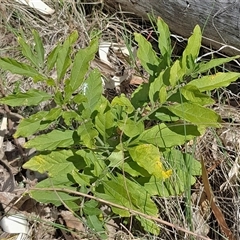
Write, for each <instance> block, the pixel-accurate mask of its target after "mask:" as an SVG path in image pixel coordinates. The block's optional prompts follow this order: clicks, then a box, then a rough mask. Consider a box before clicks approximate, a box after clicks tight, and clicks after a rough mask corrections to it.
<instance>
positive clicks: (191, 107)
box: [167, 103, 221, 127]
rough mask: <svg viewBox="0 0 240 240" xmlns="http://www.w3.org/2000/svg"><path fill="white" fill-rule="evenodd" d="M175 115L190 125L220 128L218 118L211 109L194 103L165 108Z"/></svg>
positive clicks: (219, 119)
mask: <svg viewBox="0 0 240 240" xmlns="http://www.w3.org/2000/svg"><path fill="white" fill-rule="evenodd" d="M167 108H168V109H169V110H170V111H171V112H173V113H174V114H175V115H177V116H179V117H180V118H181V119H184V120H186V121H188V122H190V123H192V124H196V125H203V126H212V127H220V126H221V124H220V121H221V118H220V116H219V115H218V114H217V113H216V112H214V111H213V110H211V109H208V108H205V107H202V106H200V105H198V104H195V103H182V104H176V105H174V106H169V107H167Z"/></svg>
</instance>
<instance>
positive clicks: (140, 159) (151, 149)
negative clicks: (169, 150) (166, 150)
mask: <svg viewBox="0 0 240 240" xmlns="http://www.w3.org/2000/svg"><path fill="white" fill-rule="evenodd" d="M129 154H130V156H131V157H132V159H133V161H135V162H137V164H138V165H139V166H141V167H143V168H144V169H145V170H147V171H148V172H149V173H150V174H151V175H153V176H155V177H156V178H158V179H161V180H165V179H166V178H169V177H170V176H171V174H172V170H168V171H165V170H164V168H163V166H162V162H161V159H160V158H161V155H160V152H159V149H158V148H157V147H155V146H154V145H151V144H141V145H138V146H136V147H133V148H130V149H129Z"/></svg>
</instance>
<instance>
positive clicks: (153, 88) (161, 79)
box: [149, 68, 170, 103]
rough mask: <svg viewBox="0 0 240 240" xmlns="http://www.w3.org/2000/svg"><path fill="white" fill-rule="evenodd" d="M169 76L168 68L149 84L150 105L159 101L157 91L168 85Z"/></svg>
mask: <svg viewBox="0 0 240 240" xmlns="http://www.w3.org/2000/svg"><path fill="white" fill-rule="evenodd" d="M169 74H170V68H167V69H165V70H164V71H162V72H161V73H160V74H159V75H158V76H157V77H156V78H155V79H154V80H153V81H152V82H151V83H150V88H149V99H150V101H151V102H152V103H154V102H156V101H158V100H159V94H160V93H159V91H160V90H161V89H162V88H164V87H165V86H168V85H169Z"/></svg>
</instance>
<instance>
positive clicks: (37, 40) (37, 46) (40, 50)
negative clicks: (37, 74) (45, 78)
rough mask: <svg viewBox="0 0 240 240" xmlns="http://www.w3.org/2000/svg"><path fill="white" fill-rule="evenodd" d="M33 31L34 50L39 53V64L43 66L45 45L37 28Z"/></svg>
mask: <svg viewBox="0 0 240 240" xmlns="http://www.w3.org/2000/svg"><path fill="white" fill-rule="evenodd" d="M32 33H33V37H34V41H35V46H34V50H35V52H36V53H37V61H38V66H39V67H42V66H43V64H44V47H43V43H42V39H41V38H40V36H39V33H38V32H37V31H36V30H33V31H32Z"/></svg>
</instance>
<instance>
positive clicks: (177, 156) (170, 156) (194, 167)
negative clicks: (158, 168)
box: [164, 148, 202, 176]
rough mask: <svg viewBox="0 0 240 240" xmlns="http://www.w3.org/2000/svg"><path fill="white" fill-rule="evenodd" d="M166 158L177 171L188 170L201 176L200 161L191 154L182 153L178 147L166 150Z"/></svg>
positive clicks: (194, 174)
mask: <svg viewBox="0 0 240 240" xmlns="http://www.w3.org/2000/svg"><path fill="white" fill-rule="evenodd" d="M164 159H165V160H166V162H167V164H168V165H169V166H170V167H171V168H173V169H175V170H176V171H178V172H179V171H183V172H186V171H188V172H189V174H191V175H193V176H200V175H201V173H202V167H201V163H200V161H197V160H196V159H195V158H194V157H193V156H192V155H191V154H188V153H182V152H181V151H179V150H177V149H174V148H173V149H171V150H170V151H166V152H164Z"/></svg>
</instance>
